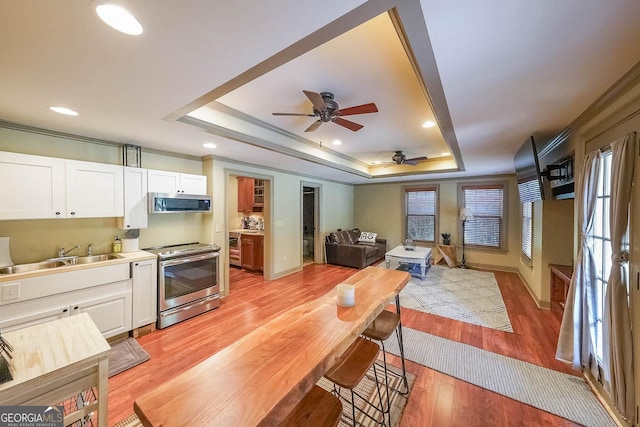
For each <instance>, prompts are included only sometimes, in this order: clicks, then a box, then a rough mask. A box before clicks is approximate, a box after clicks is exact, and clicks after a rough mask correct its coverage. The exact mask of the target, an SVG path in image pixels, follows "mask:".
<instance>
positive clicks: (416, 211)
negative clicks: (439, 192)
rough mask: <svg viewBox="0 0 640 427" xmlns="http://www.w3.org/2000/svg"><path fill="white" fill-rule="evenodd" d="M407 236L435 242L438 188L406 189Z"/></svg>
mask: <svg viewBox="0 0 640 427" xmlns="http://www.w3.org/2000/svg"><path fill="white" fill-rule="evenodd" d="M405 212H406V235H407V238H410V239H413V240H418V241H424V242H435V234H436V188H435V187H428V188H416V189H406V190H405Z"/></svg>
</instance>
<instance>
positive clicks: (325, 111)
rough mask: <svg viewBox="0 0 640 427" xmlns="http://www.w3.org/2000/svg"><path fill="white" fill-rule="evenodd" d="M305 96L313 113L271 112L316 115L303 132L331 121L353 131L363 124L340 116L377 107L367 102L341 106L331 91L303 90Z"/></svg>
mask: <svg viewBox="0 0 640 427" xmlns="http://www.w3.org/2000/svg"><path fill="white" fill-rule="evenodd" d="M302 92H304V94H305V95H307V98H309V100H310V101H311V103H312V104H313V114H305V113H272V114H273V115H274V116H308V117H318V120H316V121H315V122H313V123H312V124H311V126H309V127H308V128H307V129H306V130H305V132H313V131H314V130H316V129H318V127H320V125H321V124H322V123H323V122H333V123H335V124H337V125H340V126H343V127H345V128H347V129H349V130H352V131H354V132H356V131H359V130H360V129H362V128H363V127H364V126H362V125H361V124H358V123H355V122H352V121H350V120H346V119H343V118H342V116H352V115H354V114H366V113H377V112H378V107H376V104H374V103H369V104H363V105H357V106H355V107H348V108H342V109H340V107H339V106H338V103H337V102H336V101H334V100H333V93H331V92H320V93H317V92H311V91H308V90H303V91H302Z"/></svg>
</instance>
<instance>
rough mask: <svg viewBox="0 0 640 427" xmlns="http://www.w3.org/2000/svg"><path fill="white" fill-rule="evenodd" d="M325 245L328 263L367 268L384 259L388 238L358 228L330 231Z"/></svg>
mask: <svg viewBox="0 0 640 427" xmlns="http://www.w3.org/2000/svg"><path fill="white" fill-rule="evenodd" d="M324 245H325V251H326V256H327V263H329V264H336V265H342V266H345V267H353V268H365V267H366V266H368V265H371V264H373V263H375V262H377V261H379V260H381V259H383V258H384V254H385V253H386V252H387V239H379V238H378V237H377V234H376V233H370V232H361V231H360V229H358V228H354V229H353V230H338V231H335V232H332V233H329V235H327V236H326V238H325V243H324Z"/></svg>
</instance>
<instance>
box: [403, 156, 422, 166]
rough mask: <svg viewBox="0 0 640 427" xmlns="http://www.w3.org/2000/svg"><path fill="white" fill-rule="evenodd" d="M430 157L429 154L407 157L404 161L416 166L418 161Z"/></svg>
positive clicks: (406, 163)
mask: <svg viewBox="0 0 640 427" xmlns="http://www.w3.org/2000/svg"><path fill="white" fill-rule="evenodd" d="M427 159H428V157H427V156H422V157H414V158H412V159H407V160H405V161H404V164H405V165H411V166H415V165H417V164H418V163H420V162H421V161H422V160H427Z"/></svg>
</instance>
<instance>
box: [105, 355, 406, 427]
mask: <svg viewBox="0 0 640 427" xmlns="http://www.w3.org/2000/svg"><path fill="white" fill-rule="evenodd" d="M374 366H375V365H374ZM372 369H374V368H373V367H372V368H371V369H369V372H368V373H367V375H366V376H365V377H364V378H363V379H362V381H361V382H360V384H358V386H357V387H356V391H357V392H358V393H360V394H362V395H363V396H369V397H368V400H369V401H371V402H372V403H373V404H374V405H378V402H379V398H378V392H377V390H376V385H375V384H376V383H375V380H374V375H373V370H372ZM389 369H390V370H391V371H392V372H393V373H394V374H395V375H394V374H391V375H389V388H390V389H391V393H390V395H389V398H390V400H391V425H392V426H394V427H396V426H398V425H400V420H401V418H402V414H403V412H404V409H405V407H406V405H407V399H408V397H409V393H405V394H400V393H398V392H397V391H396V390H402V388H403V387H402V385H401V381H402V379H401V377H400V374H401V373H402V371H401V370H400V369H398V368H396V367H394V366H390V365H389ZM377 373H378V379H382V380H383V381H384V373H383V370H382V369H381V368H380V367H378V368H377ZM407 380H408V382H409V391H411V387H412V386H413V382H414V380H415V376H414V375H413V374H410V373H408V372H407ZM318 385H319V386H320V387H322V388H324V389H325V390H327V391H332V390H333V383H332V382H330V381H329V380H327V379H325V378H321V379H320V381H318ZM381 389H382V399H383V402H384V404H385V406H386V403H387V400H386V399H387V395H386V389H385V387H384V384H382V388H381ZM402 391H405V390H402ZM340 394H341V396H342V399H341V401H342V419H341V420H340V424H339V426H340V427H346V426H350V425H351V423H350V422H349V419H348V418H347V416H348V417H349V418H351V394H350V392H349V390H345V389H342V390H341V393H340ZM355 402H356V407H358V408H361V409H363V410H364V411H366V412H367V413H368V414H370V415H371V416H372V417H373V418H375V419H378V420H380V421H382V416H381V415H379V414H377V413H376V412H375V411H374V410H372V409H371V408H370V407H369V406H368V405H367V404H365V403H364V402H363V401H362V400H361V399H359V398H357V397H356V399H355ZM356 419H357V420H358V425H359V426H377V425H378V424H377V423H376V422H374V421H373V420H371V419H370V418H368V417H366V416H365V415H362V414H359V413H358V412H356ZM114 427H142V423H141V422H140V420H139V419H138V417H137V416H136V415H135V414H131V415H129V416H128V417H127V418H125V419H124V420H122V421H120V422H119V423H117V424H116V425H115V426H114Z"/></svg>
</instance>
